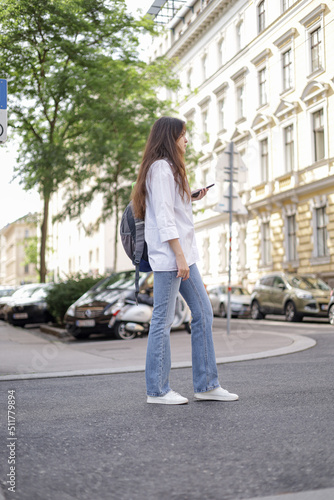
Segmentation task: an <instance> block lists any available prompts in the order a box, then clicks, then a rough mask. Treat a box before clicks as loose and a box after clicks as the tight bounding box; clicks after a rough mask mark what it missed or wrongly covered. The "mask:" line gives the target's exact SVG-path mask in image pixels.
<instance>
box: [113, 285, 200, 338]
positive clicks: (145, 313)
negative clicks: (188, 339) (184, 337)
mask: <svg viewBox="0 0 334 500" xmlns="http://www.w3.org/2000/svg"><path fill="white" fill-rule="evenodd" d="M152 313H153V297H151V296H150V295H149V294H139V296H138V305H137V304H136V301H135V300H134V299H133V298H132V297H130V298H127V299H125V300H123V301H120V302H117V303H116V304H115V306H114V308H113V310H112V317H111V319H110V321H109V325H108V326H109V328H113V332H114V335H115V337H116V338H117V339H120V340H131V339H134V338H135V337H137V336H138V337H140V336H142V335H145V334H148V333H149V330H150V323H151V319H152ZM190 322H191V313H190V309H189V307H188V305H187V303H186V302H185V300H184V299H183V297H182V295H181V294H180V293H179V294H178V296H177V299H176V306H175V316H174V321H173V324H172V330H175V329H177V328H182V327H183V328H185V329H186V330H187V332H188V333H191V327H190Z"/></svg>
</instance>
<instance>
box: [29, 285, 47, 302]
mask: <svg viewBox="0 0 334 500" xmlns="http://www.w3.org/2000/svg"><path fill="white" fill-rule="evenodd" d="M50 288H51V287H49V286H43V287H40V288H37V289H35V291H34V293H33V294H32V295H31V298H32V299H36V300H39V299H45V297H46V295H47V293H48V290H50Z"/></svg>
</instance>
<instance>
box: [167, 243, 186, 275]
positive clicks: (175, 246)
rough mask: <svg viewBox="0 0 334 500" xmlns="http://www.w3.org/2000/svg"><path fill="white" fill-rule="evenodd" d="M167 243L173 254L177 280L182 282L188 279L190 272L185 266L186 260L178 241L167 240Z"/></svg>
mask: <svg viewBox="0 0 334 500" xmlns="http://www.w3.org/2000/svg"><path fill="white" fill-rule="evenodd" d="M168 243H169V244H170V246H171V249H172V250H173V252H174V254H175V259H176V266H177V275H176V277H177V278H182V280H183V281H184V280H187V279H188V278H189V274H190V270H189V266H188V264H187V261H186V258H185V256H184V253H183V250H182V248H181V245H180V241H179V239H174V240H169V241H168Z"/></svg>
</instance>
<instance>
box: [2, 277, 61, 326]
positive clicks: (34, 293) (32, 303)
mask: <svg viewBox="0 0 334 500" xmlns="http://www.w3.org/2000/svg"><path fill="white" fill-rule="evenodd" d="M52 286H53V285H52V284H51V283H35V284H30V285H22V286H21V287H20V288H18V289H17V290H16V292H14V293H13V295H12V296H11V297H10V300H9V301H8V303H7V304H6V306H5V307H4V315H5V320H6V321H8V323H10V324H11V325H16V326H24V325H26V324H32V323H47V322H48V321H52V319H53V318H52V316H51V314H50V313H49V311H48V307H47V303H46V301H45V298H46V295H47V292H48V290H50V288H51V287H52Z"/></svg>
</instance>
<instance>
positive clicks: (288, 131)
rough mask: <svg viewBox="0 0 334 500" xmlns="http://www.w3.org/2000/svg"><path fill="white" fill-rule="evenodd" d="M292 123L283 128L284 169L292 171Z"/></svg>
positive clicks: (293, 157)
mask: <svg viewBox="0 0 334 500" xmlns="http://www.w3.org/2000/svg"><path fill="white" fill-rule="evenodd" d="M293 136H294V134H293V125H289V126H288V127H286V128H285V129H284V156H285V158H284V159H285V171H286V172H292V171H293V170H294V166H295V165H294V160H295V154H294V138H293Z"/></svg>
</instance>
